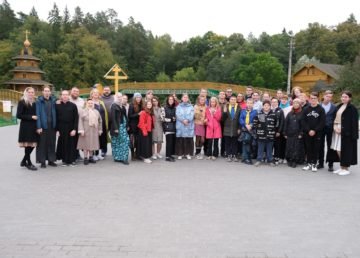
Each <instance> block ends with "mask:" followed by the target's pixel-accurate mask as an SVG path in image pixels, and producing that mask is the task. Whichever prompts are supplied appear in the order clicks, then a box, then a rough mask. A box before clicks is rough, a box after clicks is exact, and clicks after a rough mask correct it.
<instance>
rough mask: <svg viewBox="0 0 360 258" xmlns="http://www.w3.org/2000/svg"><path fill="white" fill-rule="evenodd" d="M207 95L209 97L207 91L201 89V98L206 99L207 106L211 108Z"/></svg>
mask: <svg viewBox="0 0 360 258" xmlns="http://www.w3.org/2000/svg"><path fill="white" fill-rule="evenodd" d="M207 95H208V91H207V89H204V88H202V89H200V92H199V97H204V98H205V105H206V106H209V100H208V97H207Z"/></svg>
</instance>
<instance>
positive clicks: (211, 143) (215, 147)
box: [206, 139, 219, 158]
mask: <svg viewBox="0 0 360 258" xmlns="http://www.w3.org/2000/svg"><path fill="white" fill-rule="evenodd" d="M206 141H207V148H206V156H208V157H211V156H214V157H216V158H217V157H219V139H206Z"/></svg>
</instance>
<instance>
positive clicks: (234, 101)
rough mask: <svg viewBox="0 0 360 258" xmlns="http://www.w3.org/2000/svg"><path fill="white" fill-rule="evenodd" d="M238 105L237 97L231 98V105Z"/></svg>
mask: <svg viewBox="0 0 360 258" xmlns="http://www.w3.org/2000/svg"><path fill="white" fill-rule="evenodd" d="M235 104H236V98H235V97H231V98H230V105H231V106H234V105H235Z"/></svg>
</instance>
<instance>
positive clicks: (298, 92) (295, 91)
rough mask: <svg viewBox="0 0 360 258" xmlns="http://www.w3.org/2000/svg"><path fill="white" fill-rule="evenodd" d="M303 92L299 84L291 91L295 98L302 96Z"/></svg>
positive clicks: (292, 97)
mask: <svg viewBox="0 0 360 258" xmlns="http://www.w3.org/2000/svg"><path fill="white" fill-rule="evenodd" d="M301 93H303V90H302V88H300V87H299V86H295V87H293V88H292V91H291V99H292V100H294V99H296V98H300V94H301Z"/></svg>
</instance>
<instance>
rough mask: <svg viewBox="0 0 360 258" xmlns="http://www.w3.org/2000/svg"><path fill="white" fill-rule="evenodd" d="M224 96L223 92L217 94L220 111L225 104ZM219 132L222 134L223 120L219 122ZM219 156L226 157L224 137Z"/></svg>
mask: <svg viewBox="0 0 360 258" xmlns="http://www.w3.org/2000/svg"><path fill="white" fill-rule="evenodd" d="M225 96H226V95H225V91H220V92H219V96H218V99H219V105H220V108H221V110H224V107H225V106H226V104H227V101H226V98H225ZM221 131H222V132H224V122H223V120H221ZM220 155H221V157H223V158H225V156H226V155H225V138H224V136H223V137H222V138H221V143H220Z"/></svg>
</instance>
